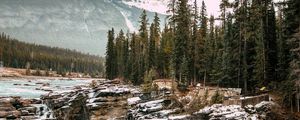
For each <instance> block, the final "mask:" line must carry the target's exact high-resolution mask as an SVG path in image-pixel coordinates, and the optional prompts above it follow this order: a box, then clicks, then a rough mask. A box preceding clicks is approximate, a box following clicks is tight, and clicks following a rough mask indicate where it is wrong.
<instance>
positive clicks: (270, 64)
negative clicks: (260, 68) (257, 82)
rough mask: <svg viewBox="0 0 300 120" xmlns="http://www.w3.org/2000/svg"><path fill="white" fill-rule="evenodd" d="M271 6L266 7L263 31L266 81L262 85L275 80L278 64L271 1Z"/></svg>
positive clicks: (274, 22) (273, 12)
mask: <svg viewBox="0 0 300 120" xmlns="http://www.w3.org/2000/svg"><path fill="white" fill-rule="evenodd" d="M270 4H271V6H269V5H268V6H269V7H271V8H268V9H267V13H266V17H267V18H266V19H265V20H266V21H265V25H266V29H265V32H264V35H265V40H266V43H265V44H266V45H265V47H266V68H265V69H266V70H265V71H266V81H264V85H267V84H268V83H270V82H272V81H274V82H275V81H277V77H276V76H277V75H276V74H277V72H276V69H277V64H278V58H277V56H278V55H277V54H278V52H277V41H276V36H277V35H276V34H277V33H276V20H275V10H274V5H273V3H270Z"/></svg>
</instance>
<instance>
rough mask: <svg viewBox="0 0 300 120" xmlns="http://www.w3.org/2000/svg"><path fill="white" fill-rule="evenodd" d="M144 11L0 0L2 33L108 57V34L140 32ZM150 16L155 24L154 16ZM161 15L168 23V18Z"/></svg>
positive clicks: (87, 2)
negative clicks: (106, 54) (138, 30)
mask: <svg viewBox="0 0 300 120" xmlns="http://www.w3.org/2000/svg"><path fill="white" fill-rule="evenodd" d="M141 12H142V10H141V9H139V8H137V7H133V6H129V5H127V4H124V3H123V2H122V0H0V32H5V33H7V34H9V35H10V36H12V37H14V38H17V39H19V40H22V41H25V42H30V43H36V44H42V45H48V46H55V47H63V48H69V49H76V50H78V51H82V52H85V53H91V54H96V55H104V53H105V47H106V42H107V31H108V30H109V29H111V28H112V27H113V28H114V29H115V33H118V32H119V31H120V30H121V29H123V30H124V31H127V30H130V31H135V30H137V29H138V25H139V23H138V21H139V16H140V14H141ZM147 14H148V16H149V22H152V19H153V16H154V13H153V12H147ZM159 16H160V18H161V21H162V22H164V21H163V19H164V17H165V16H164V15H159ZM162 25H163V24H162Z"/></svg>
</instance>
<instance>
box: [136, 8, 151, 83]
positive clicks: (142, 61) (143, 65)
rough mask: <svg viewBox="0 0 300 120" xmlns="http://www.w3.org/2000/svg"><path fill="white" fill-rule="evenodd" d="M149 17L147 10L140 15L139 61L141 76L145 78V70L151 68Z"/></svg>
mask: <svg viewBox="0 0 300 120" xmlns="http://www.w3.org/2000/svg"><path fill="white" fill-rule="evenodd" d="M147 26H148V19H147V14H146V10H143V12H142V14H141V16H140V29H139V40H138V41H139V43H138V45H139V54H138V56H139V57H138V61H139V69H138V72H139V75H138V76H139V77H138V78H140V79H143V77H144V74H145V72H146V71H147V70H148V68H149V64H148V63H149V62H148V57H149V56H148V54H147V53H148V47H149V45H148V44H149V40H148V28H147Z"/></svg>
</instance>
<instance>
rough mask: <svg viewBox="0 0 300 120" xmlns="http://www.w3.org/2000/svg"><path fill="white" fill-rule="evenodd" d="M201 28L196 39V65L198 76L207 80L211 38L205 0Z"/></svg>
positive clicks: (201, 14) (201, 15) (202, 6)
mask: <svg viewBox="0 0 300 120" xmlns="http://www.w3.org/2000/svg"><path fill="white" fill-rule="evenodd" d="M199 18H200V29H199V31H198V34H199V37H198V40H197V41H196V48H195V49H196V67H197V71H198V74H199V75H198V77H200V79H203V80H204V83H205V80H206V75H207V74H206V73H207V70H208V65H207V64H206V63H208V60H209V59H208V58H209V56H208V53H209V51H208V50H209V42H210V41H209V40H208V37H207V33H208V30H207V21H208V18H207V12H206V5H205V3H204V1H202V5H201V10H200V16H199Z"/></svg>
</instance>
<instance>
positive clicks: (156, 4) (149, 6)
mask: <svg viewBox="0 0 300 120" xmlns="http://www.w3.org/2000/svg"><path fill="white" fill-rule="evenodd" d="M169 1H170V0H123V2H124V3H125V4H127V5H130V6H135V7H138V8H141V9H145V10H148V11H151V12H157V13H160V14H164V15H167V14H168V13H167V10H168V2H169Z"/></svg>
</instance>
